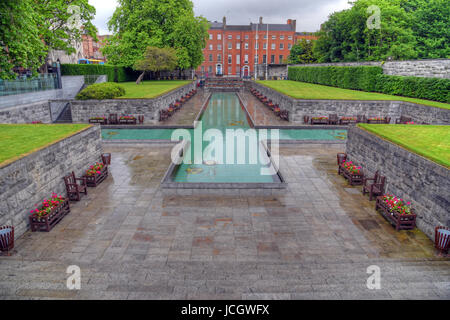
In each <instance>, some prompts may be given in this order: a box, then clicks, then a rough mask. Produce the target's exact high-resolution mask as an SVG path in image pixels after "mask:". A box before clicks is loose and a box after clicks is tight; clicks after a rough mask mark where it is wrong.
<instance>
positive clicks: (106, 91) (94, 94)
mask: <svg viewBox="0 0 450 320" xmlns="http://www.w3.org/2000/svg"><path fill="white" fill-rule="evenodd" d="M124 94H125V89H124V88H123V87H122V86H121V85H120V84H117V83H113V82H105V83H97V84H93V85H90V86H89V87H87V88H85V89H83V90H82V91H81V92H80V93H78V94H77V96H76V99H77V100H91V99H94V100H103V99H114V98H117V97H121V96H123V95H124Z"/></svg>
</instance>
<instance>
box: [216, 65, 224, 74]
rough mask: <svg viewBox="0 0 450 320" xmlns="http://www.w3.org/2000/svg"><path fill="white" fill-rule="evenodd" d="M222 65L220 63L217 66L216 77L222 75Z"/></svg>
mask: <svg viewBox="0 0 450 320" xmlns="http://www.w3.org/2000/svg"><path fill="white" fill-rule="evenodd" d="M222 73H223V72H222V65H221V64H220V63H218V64H216V76H221V75H222Z"/></svg>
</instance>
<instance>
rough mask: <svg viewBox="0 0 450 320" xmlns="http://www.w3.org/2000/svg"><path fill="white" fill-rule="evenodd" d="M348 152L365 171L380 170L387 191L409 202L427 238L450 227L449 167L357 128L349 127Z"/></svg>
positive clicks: (371, 173)
mask: <svg viewBox="0 0 450 320" xmlns="http://www.w3.org/2000/svg"><path fill="white" fill-rule="evenodd" d="M347 154H348V157H349V159H350V160H352V161H354V162H355V163H357V164H359V165H362V166H363V169H364V172H365V173H369V174H370V175H373V174H374V173H375V171H377V170H380V172H381V174H382V175H383V176H386V178H387V185H386V192H387V193H392V194H395V195H396V196H398V197H400V198H403V199H405V200H407V201H411V202H412V204H413V208H414V209H415V211H416V213H417V226H418V228H419V229H421V230H422V231H423V232H424V233H426V234H427V235H428V237H430V238H431V239H434V228H435V227H437V226H439V225H441V226H448V227H450V170H448V169H447V168H445V167H443V166H441V165H438V164H436V163H435V162H432V161H430V160H428V159H425V158H423V157H421V156H419V155H417V154H415V153H412V152H409V151H408V150H406V149H403V148H401V147H400V146H398V145H396V144H394V143H391V142H388V141H386V140H383V139H381V138H379V137H378V136H376V135H374V134H371V133H369V132H367V131H365V130H362V129H360V128H358V127H350V128H349V131H348V140H347ZM374 207H375V204H374Z"/></svg>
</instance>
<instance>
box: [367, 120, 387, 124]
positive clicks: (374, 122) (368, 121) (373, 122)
mask: <svg viewBox="0 0 450 320" xmlns="http://www.w3.org/2000/svg"><path fill="white" fill-rule="evenodd" d="M367 123H370V124H386V119H383V120H367Z"/></svg>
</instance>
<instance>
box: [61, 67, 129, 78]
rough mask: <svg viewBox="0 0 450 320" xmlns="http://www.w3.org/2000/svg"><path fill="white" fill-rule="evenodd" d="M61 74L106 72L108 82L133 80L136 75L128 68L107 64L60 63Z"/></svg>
mask: <svg viewBox="0 0 450 320" xmlns="http://www.w3.org/2000/svg"><path fill="white" fill-rule="evenodd" d="M61 74H62V75H63V76H80V75H94V74H98V75H103V74H106V75H107V76H108V81H110V82H127V81H135V80H136V79H137V77H138V76H137V74H136V72H134V71H133V70H131V69H130V68H125V67H117V66H112V65H107V64H106V65H101V64H62V65H61Z"/></svg>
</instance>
